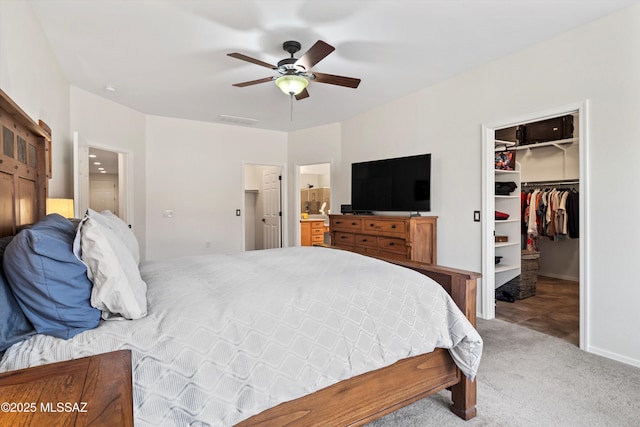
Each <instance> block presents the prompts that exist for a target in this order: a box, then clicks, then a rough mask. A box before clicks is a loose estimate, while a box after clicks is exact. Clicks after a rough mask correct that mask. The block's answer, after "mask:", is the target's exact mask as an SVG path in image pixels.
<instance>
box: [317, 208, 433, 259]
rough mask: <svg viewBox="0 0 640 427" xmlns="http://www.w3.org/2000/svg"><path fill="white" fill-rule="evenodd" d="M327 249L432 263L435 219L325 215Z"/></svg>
mask: <svg viewBox="0 0 640 427" xmlns="http://www.w3.org/2000/svg"><path fill="white" fill-rule="evenodd" d="M329 218H330V221H331V225H330V227H329V229H330V230H331V246H335V247H338V248H341V249H346V250H349V251H353V252H359V253H362V254H366V255H373V256H381V257H386V258H393V259H401V260H409V261H418V262H424V263H427V264H436V262H437V260H436V252H437V219H438V217H437V216H421V217H414V218H407V217H406V214H405V216H371V215H329Z"/></svg>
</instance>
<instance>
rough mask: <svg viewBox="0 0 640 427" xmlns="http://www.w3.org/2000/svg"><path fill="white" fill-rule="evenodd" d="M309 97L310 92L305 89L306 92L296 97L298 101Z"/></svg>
mask: <svg viewBox="0 0 640 427" xmlns="http://www.w3.org/2000/svg"><path fill="white" fill-rule="evenodd" d="M308 97H309V92H308V91H307V88H304V90H303V91H302V92H300V93H299V94H297V95H296V99H297V100H298V101H300V100H301V99H305V98H308Z"/></svg>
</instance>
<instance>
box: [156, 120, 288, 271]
mask: <svg viewBox="0 0 640 427" xmlns="http://www.w3.org/2000/svg"><path fill="white" fill-rule="evenodd" d="M146 136H147V147H146V153H147V159H146V160H147V168H146V170H147V177H146V182H147V194H146V196H147V203H146V205H147V258H148V259H163V258H171V257H174V256H180V255H192V254H200V253H206V252H235V251H240V250H241V248H242V243H243V242H242V239H243V237H242V224H243V221H244V217H237V216H236V213H235V212H236V209H244V183H243V165H244V164H245V163H256V164H270V165H285V164H286V156H287V135H286V133H284V132H275V131H265V130H261V129H252V128H245V127H240V126H229V125H220V124H215V123H203V122H195V121H190V120H182V119H172V118H165V117H158V116H147V127H146ZM285 185H286V183H285ZM165 210H172V211H173V218H166V217H163V215H162V214H163V211H165ZM206 242H209V247H208V248H207V247H206Z"/></svg>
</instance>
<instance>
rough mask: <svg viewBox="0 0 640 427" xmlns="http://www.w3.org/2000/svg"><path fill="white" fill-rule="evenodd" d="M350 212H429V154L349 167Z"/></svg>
mask: <svg viewBox="0 0 640 427" xmlns="http://www.w3.org/2000/svg"><path fill="white" fill-rule="evenodd" d="M351 209H352V210H353V211H354V212H370V211H410V212H411V211H415V212H429V211H430V210H431V154H420V155H416V156H407V157H398V158H393V159H384V160H374V161H369V162H360V163H353V164H352V165H351Z"/></svg>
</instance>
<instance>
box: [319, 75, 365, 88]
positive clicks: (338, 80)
mask: <svg viewBox="0 0 640 427" xmlns="http://www.w3.org/2000/svg"><path fill="white" fill-rule="evenodd" d="M313 75H315V76H316V78H315V79H313V80H312V81H314V82H318V83H328V84H330V85H338V86H345V87H350V88H353V89H355V88H357V87H358V85H359V84H360V79H355V78H353V77H344V76H335V75H333V74H323V73H313Z"/></svg>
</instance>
